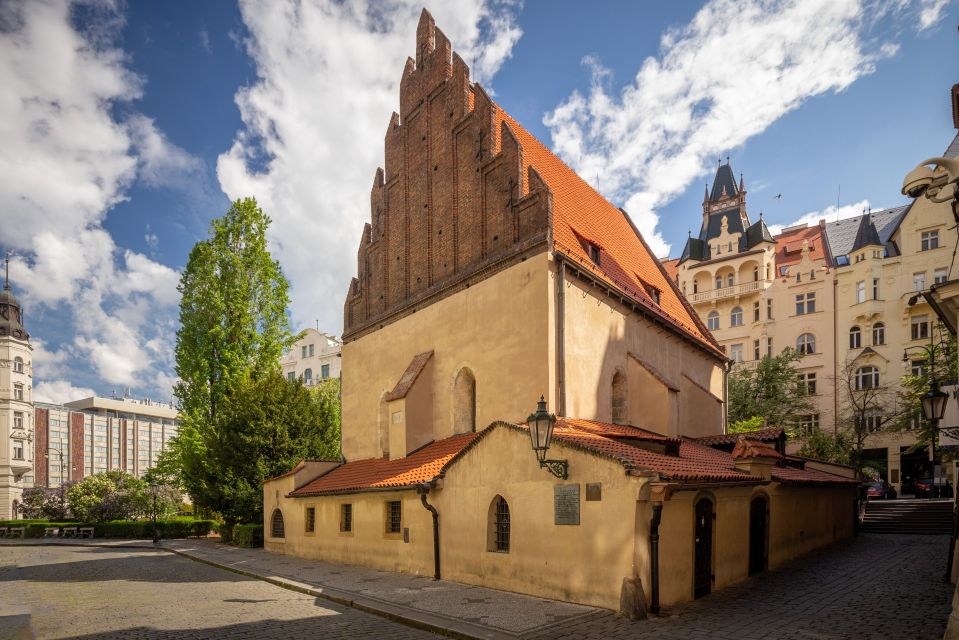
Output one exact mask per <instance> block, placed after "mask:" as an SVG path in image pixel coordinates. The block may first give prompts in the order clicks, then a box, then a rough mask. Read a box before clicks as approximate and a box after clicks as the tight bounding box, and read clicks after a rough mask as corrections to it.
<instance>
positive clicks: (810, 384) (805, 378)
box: [799, 373, 816, 396]
mask: <svg viewBox="0 0 959 640" xmlns="http://www.w3.org/2000/svg"><path fill="white" fill-rule="evenodd" d="M799 381H800V384H801V385H802V388H803V390H804V391H805V392H806V394H807V395H810V396H814V395H816V374H815V373H803V374H800V375H799Z"/></svg>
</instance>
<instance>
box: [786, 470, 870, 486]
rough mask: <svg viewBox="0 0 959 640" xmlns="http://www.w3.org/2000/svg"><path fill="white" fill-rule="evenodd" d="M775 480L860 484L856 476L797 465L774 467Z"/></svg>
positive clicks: (796, 482)
mask: <svg viewBox="0 0 959 640" xmlns="http://www.w3.org/2000/svg"><path fill="white" fill-rule="evenodd" d="M772 476H773V480H775V481H777V482H782V483H783V484H848V485H856V484H859V481H858V480H855V479H854V478H844V477H842V476H837V475H835V474H832V473H829V472H827V471H819V470H817V469H797V468H795V467H773V469H772Z"/></svg>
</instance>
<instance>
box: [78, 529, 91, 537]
mask: <svg viewBox="0 0 959 640" xmlns="http://www.w3.org/2000/svg"><path fill="white" fill-rule="evenodd" d="M80 537H81V538H92V537H93V527H80Z"/></svg>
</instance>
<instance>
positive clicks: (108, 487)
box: [67, 469, 150, 522]
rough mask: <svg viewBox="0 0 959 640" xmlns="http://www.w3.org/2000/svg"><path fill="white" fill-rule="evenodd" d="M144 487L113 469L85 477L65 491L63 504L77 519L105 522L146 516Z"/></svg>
mask: <svg viewBox="0 0 959 640" xmlns="http://www.w3.org/2000/svg"><path fill="white" fill-rule="evenodd" d="M147 491H148V485H147V483H146V482H144V481H143V480H141V479H139V478H137V477H136V476H134V475H132V474H130V473H127V472H126V471H122V470H120V469H116V470H114V471H107V472H105V473H97V474H94V475H92V476H87V477H86V478H84V479H83V480H81V481H79V482H77V483H76V484H74V485H73V486H72V487H70V488H69V489H67V502H69V503H70V510H71V511H72V512H73V515H75V516H76V517H77V519H78V520H86V521H91V520H92V521H94V522H108V521H111V520H126V519H128V518H135V517H137V516H143V515H146V514H147V513H149V508H150V501H149V498H148V497H147Z"/></svg>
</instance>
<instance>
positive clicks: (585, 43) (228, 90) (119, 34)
mask: <svg viewBox="0 0 959 640" xmlns="http://www.w3.org/2000/svg"><path fill="white" fill-rule="evenodd" d="M424 5H425V6H426V7H427V8H429V10H430V11H431V12H432V14H433V16H434V18H435V20H436V24H437V26H438V27H439V28H441V29H442V30H443V31H444V33H446V34H447V35H448V36H449V37H450V39H451V41H452V43H453V46H454V49H455V50H456V51H457V52H458V53H459V54H460V55H461V56H462V57H463V58H464V60H465V61H466V62H467V63H468V64H469V65H470V68H471V71H472V77H473V80H474V81H476V82H479V83H480V84H481V85H482V86H483V87H484V88H485V89H486V90H487V91H488V92H489V93H491V94H492V95H493V97H494V99H495V100H496V101H497V102H498V103H499V104H500V105H501V106H503V107H504V108H505V109H506V110H507V111H509V112H510V113H511V114H512V115H513V116H514V117H515V118H516V119H517V120H518V121H519V122H521V123H523V125H524V126H525V127H526V128H527V129H528V130H529V131H530V132H531V133H533V134H534V135H535V136H537V137H538V138H539V139H540V140H542V141H543V142H544V143H546V144H547V146H549V147H550V148H551V149H553V150H554V151H555V152H556V153H558V154H559V155H560V157H562V158H563V159H564V160H565V161H566V162H567V163H568V164H569V165H570V166H571V167H573V168H574V169H575V170H576V171H578V172H579V173H580V174H581V175H582V176H583V177H584V178H586V179H587V180H588V181H589V182H590V183H591V184H592V185H593V186H594V187H596V188H597V189H599V190H600V191H601V192H602V193H603V194H604V195H605V196H606V197H607V198H608V199H609V200H610V201H611V202H613V203H614V204H616V205H617V206H622V207H624V208H625V209H626V210H627V211H628V212H629V214H630V216H631V217H632V218H633V220H634V222H635V223H636V225H637V227H638V228H639V229H640V230H641V232H642V233H643V235H644V237H645V238H646V240H647V241H648V242H649V243H650V245H651V247H652V248H653V250H654V251H655V252H656V253H657V255H659V256H660V257H665V256H676V255H678V254H679V252H680V251H681V250H682V247H683V244H684V242H685V239H686V236H687V234H688V232H689V231H690V230H692V232H693V233H696V232H697V231H698V228H699V224H700V222H701V218H702V198H703V196H702V194H703V189H704V185H705V184H706V183H708V182H710V181H711V179H712V176H713V174H714V173H715V169H716V165H717V163H718V162H719V161H722V162H726V158H727V157H728V159H729V160H728V161H729V162H730V163H731V165H732V167H733V170H734V171H735V172H736V173H737V174H739V173H742V174H743V176H744V180H745V185H746V189H747V208H748V211H749V213H750V215H751V217H753V218H754V219H755V217H757V216H758V215H759V213H760V212H762V213H763V215H764V217H765V219H766V221H767V223H768V224H769V225H770V226H771V227H772V228H773V229H774V230H775V229H777V228H782V227H783V226H789V225H791V224H794V223H796V222H812V223H815V222H816V221H818V220H819V219H820V218H826V219H829V220H834V219H836V217H837V216H842V217H848V216H851V215H858V214H859V213H861V211H862V210H863V209H864V208H866V207H871V208H872V209H881V208H886V207H891V206H897V205H899V204H902V203H903V202H904V201H905V200H904V198H903V197H902V196H901V195H900V193H899V189H900V187H901V184H902V178H903V176H904V175H905V173H906V172H907V171H908V170H909V169H911V168H912V167H913V166H915V164H916V163H917V162H918V161H920V160H922V159H924V158H926V157H929V156H934V155H938V154H940V153H941V152H942V151H943V150H944V149H945V147H946V146H947V144H948V143H949V141H950V140H951V139H952V137H953V136H954V135H955V131H954V130H953V129H952V120H951V114H950V111H949V101H948V92H949V89H950V87H951V85H952V84H953V83H954V82H957V81H959V65H957V62H959V33H957V25H959V6H957V5H959V3H957V2H951V3H950V2H947V1H946V0H888V1H886V2H874V1H868V0H796V1H792V2H790V1H786V0H735V1H734V0H708V1H706V2H670V3H665V2H659V3H645V2H642V3H640V2H631V1H628V0H626V1H623V2H613V1H609V2H603V3H583V2H572V1H562V0H556V1H548V2H547V1H545V0H540V1H532V0H528V1H527V2H525V3H523V2H520V1H519V0H442V1H435V2H434V1H424V0H416V1H414V0H388V1H381V2H373V1H369V2H350V1H348V0H347V1H339V0H300V1H293V0H272V1H271V2H255V1H252V0H250V1H247V0H240V1H239V2H235V1H227V0H207V1H205V2H192V1H187V0H168V1H166V2H162V3H159V2H130V3H124V2H120V1H119V0H116V1H110V0H82V1H76V2H72V1H70V0H32V1H31V2H5V3H0V85H2V86H3V87H4V91H3V92H0V143H2V144H0V176H2V177H0V248H3V249H5V250H9V251H11V252H12V253H13V257H12V261H11V266H10V274H11V283H12V286H13V288H14V292H15V293H16V295H17V296H18V298H19V299H20V301H21V302H22V303H23V305H24V313H25V320H26V324H27V329H28V331H29V332H30V333H31V342H32V345H33V348H34V399H35V400H37V401H45V402H63V401H69V400H72V399H77V398H79V397H83V396H84V395H90V394H91V393H93V392H96V393H98V394H100V395H110V394H111V393H114V392H115V393H122V392H123V391H124V389H127V388H129V390H130V393H131V394H132V395H134V396H136V397H144V396H145V397H151V398H153V399H156V400H169V399H170V397H171V388H172V385H173V383H174V382H175V374H174V369H173V346H174V344H175V339H176V329H177V312H178V308H177V305H178V301H179V294H178V293H177V282H178V279H179V274H180V272H181V271H182V269H183V267H184V265H185V264H186V261H187V257H188V255H189V251H190V249H191V247H192V246H193V245H194V244H195V243H196V242H197V241H199V240H201V239H203V238H204V237H206V234H207V232H208V228H209V223H210V221H211V220H212V219H213V218H214V217H217V216H221V215H223V214H224V213H225V212H226V211H227V209H228V208H229V205H230V202H231V200H234V199H237V198H241V197H245V196H254V197H256V198H257V200H258V202H259V203H260V205H261V206H262V207H263V208H264V209H265V210H266V212H267V213H268V214H269V215H270V216H271V218H272V220H273V224H272V226H271V229H270V237H269V239H270V246H271V250H272V251H273V254H274V256H275V257H276V258H277V259H278V260H279V261H280V264H281V266H282V268H283V270H284V273H285V274H286V276H287V277H288V278H289V280H290V283H291V298H292V302H291V306H290V310H289V312H290V318H291V324H292V325H293V327H294V328H297V329H300V328H306V327H310V326H318V327H319V329H320V330H322V331H326V332H327V333H330V334H333V335H339V334H340V333H341V332H342V326H343V324H342V309H343V304H342V302H343V298H344V296H345V294H346V291H347V288H348V285H349V281H350V278H351V277H352V276H353V275H354V274H355V271H356V264H355V255H356V253H355V252H356V248H357V246H358V243H359V238H360V232H361V230H362V227H363V224H364V222H366V221H368V220H369V216H370V212H369V188H370V185H371V184H372V181H373V176H374V173H375V171H376V168H377V167H378V166H382V164H383V137H384V135H385V132H386V127H387V124H388V122H389V119H390V115H391V113H392V112H393V111H394V110H396V109H397V108H398V101H399V91H398V84H399V79H400V75H401V72H402V70H403V66H404V63H405V61H406V58H407V56H412V55H413V54H414V53H415V52H414V46H415V29H416V23H417V20H418V18H419V14H420V11H421V10H422V8H423V6H424ZM777 195H781V197H779V198H777V197H776V196H777Z"/></svg>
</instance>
